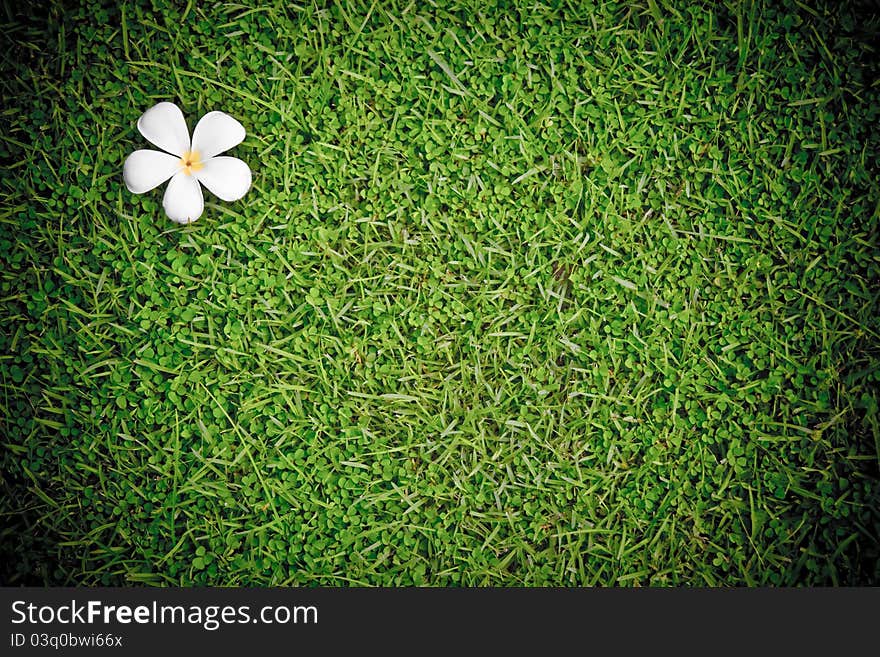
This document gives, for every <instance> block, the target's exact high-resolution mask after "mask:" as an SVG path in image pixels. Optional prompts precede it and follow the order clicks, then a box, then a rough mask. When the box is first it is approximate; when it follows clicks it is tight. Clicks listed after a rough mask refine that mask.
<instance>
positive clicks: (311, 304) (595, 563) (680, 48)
mask: <svg viewBox="0 0 880 657" xmlns="http://www.w3.org/2000/svg"><path fill="white" fill-rule="evenodd" d="M7 4H9V5H10V6H7ZM67 4H68V5H69V4H70V3H67ZM320 4H323V3H316V2H311V1H307V2H303V3H301V4H300V5H295V4H289V3H287V2H273V3H267V4H265V5H263V6H261V7H260V8H258V9H249V8H247V7H245V6H242V5H240V4H237V3H232V2H230V3H225V4H223V3H218V4H215V3H189V4H188V5H184V4H183V3H181V4H179V5H178V4H177V3H173V2H153V3H137V2H121V3H118V4H117V3H107V6H106V7H103V8H102V7H101V6H99V4H98V3H96V2H86V3H83V6H81V7H78V8H77V7H68V8H63V9H62V8H61V7H60V6H56V5H52V6H51V7H50V8H49V9H47V10H43V11H42V14H40V13H39V12H37V10H32V13H33V15H30V16H24V15H21V11H22V10H21V9H13V8H12V5H11V3H4V7H5V8H4V10H3V12H2V15H0V20H2V22H3V25H2V30H0V32H2V35H3V36H2V38H0V43H2V48H0V58H2V69H3V76H2V82H0V88H2V96H3V99H4V106H3V107H4V108H3V110H2V112H0V117H2V118H0V120H2V125H0V128H2V130H0V133H2V134H0V156H2V160H3V162H4V170H3V176H2V179H0V198H2V210H0V261H2V275H0V276H2V277H0V298H2V306H0V345H2V349H0V408H2V421H0V434H2V439H0V440H2V447H3V451H2V471H3V484H2V497H0V517H2V520H0V545H2V547H0V563H2V567H0V572H2V581H3V583H7V584H21V583H50V584H83V585H84V584H162V585H164V584H181V585H190V584H206V583H215V584H229V585H268V584H297V585H318V584H321V585H366V584H370V585H376V584H384V585H410V584H430V585H577V584H602V585H648V584H652V585H663V584H665V585H683V584H687V585H761V584H785V585H789V584H798V585H799V584H871V583H873V584H880V566H878V557H880V542H878V541H880V506H878V503H880V474H878V462H880V415H878V404H877V397H878V389H880V369H878V356H880V308H878V297H880V250H878V241H880V230H878V215H880V192H878V185H880V178H878V166H877V165H878V156H880V130H878V123H880V83H878V79H877V69H876V63H877V60H878V52H877V48H878V27H880V22H878V17H877V15H876V14H875V15H872V14H871V13H870V12H869V11H868V10H867V9H866V7H868V6H869V4H868V3H864V4H863V6H857V5H838V4H837V3H827V4H824V3H818V4H816V3H813V2H809V3H806V2H805V3H799V2H788V3H783V2H771V1H769V0H768V1H767V2H765V3H761V2H754V3H753V2H728V3H721V2H703V3H694V2H684V1H682V2H677V1H673V0H645V1H644V2H641V3H639V2H633V3H629V2H619V3H615V2H605V1H602V0H597V1H596V2H590V3H588V2H583V3H582V2H579V1H576V0H571V1H569V2H541V1H536V2H525V1H522V2H506V3H501V4H500V5H499V7H498V8H493V9H485V8H483V9H480V8H481V7H483V6H484V3H483V2H479V1H477V0H473V1H472V2H466V3H462V4H459V5H454V4H452V3H446V2H440V1H438V2H437V3H430V2H420V1H419V2H408V1H406V0H404V1H401V2H392V1H390V0H389V1H386V0H375V1H372V0H371V1H369V2H357V1H355V0H348V1H345V0H344V1H343V2H340V3H328V4H331V6H330V7H329V8H320V7H319V5H320ZM153 6H159V7H160V9H159V10H155V9H153V8H151V7H153ZM162 100H170V101H173V102H176V103H177V104H179V105H180V107H181V108H182V109H183V110H184V114H185V115H186V117H187V119H188V121H189V124H190V128H192V126H193V125H194V123H195V121H196V120H197V119H198V118H199V117H200V116H201V115H202V114H204V113H205V112H207V111H210V110H213V109H220V110H223V111H225V112H228V113H229V114H231V115H233V116H235V117H236V118H238V119H239V120H240V121H241V122H242V123H243V124H244V125H245V127H246V129H247V131H248V137H247V139H246V140H245V141H244V143H243V144H241V145H240V146H238V147H236V148H235V149H234V150H233V151H232V152H231V153H230V154H232V155H235V156H237V157H240V158H242V159H244V160H245V161H247V162H248V163H249V164H250V166H251V168H252V170H253V172H254V186H253V188H252V189H251V191H250V192H249V193H248V194H247V196H245V198H244V199H243V200H241V201H238V202H236V203H232V204H228V203H222V202H219V201H217V200H216V199H214V198H213V197H210V196H207V197H206V200H207V201H208V203H207V205H206V210H205V214H204V215H203V216H202V218H201V219H199V220H198V221H197V222H196V223H194V224H192V225H190V226H186V227H181V226H178V225H176V224H173V223H172V222H170V221H169V220H168V219H167V218H166V217H165V216H164V214H163V212H162V208H161V198H162V196H161V195H162V191H161V189H160V190H155V191H153V192H150V193H148V194H145V195H143V196H135V195H133V194H130V193H128V191H127V190H126V189H125V186H124V185H123V182H122V162H123V160H124V158H125V157H126V156H127V155H128V154H129V153H130V152H132V151H133V150H135V149H138V148H144V147H148V146H149V145H148V144H147V142H146V141H145V140H144V139H143V138H142V137H141V136H140V135H139V133H138V132H137V130H136V128H135V122H136V120H137V118H138V116H139V115H140V114H141V113H142V112H143V111H144V110H146V109H148V108H149V107H151V106H152V105H153V104H155V103H156V102H159V101H162Z"/></svg>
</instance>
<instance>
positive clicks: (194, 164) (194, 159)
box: [180, 151, 205, 176]
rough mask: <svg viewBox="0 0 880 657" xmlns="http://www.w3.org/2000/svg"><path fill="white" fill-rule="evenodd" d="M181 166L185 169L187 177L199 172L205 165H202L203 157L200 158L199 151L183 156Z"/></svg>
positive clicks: (188, 152)
mask: <svg viewBox="0 0 880 657" xmlns="http://www.w3.org/2000/svg"><path fill="white" fill-rule="evenodd" d="M180 164H181V166H182V167H183V170H184V172H185V173H186V175H188V176H191V175H192V174H194V173H195V172H196V171H199V170H200V169H201V168H202V167H203V166H205V165H204V164H202V160H201V157H199V152H198V151H187V152H186V153H184V154H183V157H182V158H180Z"/></svg>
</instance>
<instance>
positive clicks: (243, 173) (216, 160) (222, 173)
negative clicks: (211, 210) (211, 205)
mask: <svg viewBox="0 0 880 657" xmlns="http://www.w3.org/2000/svg"><path fill="white" fill-rule="evenodd" d="M196 175H197V176H198V178H199V181H201V183H202V184H203V185H204V186H205V187H207V188H208V189H210V190H211V191H212V192H213V193H214V195H215V196H217V197H218V198H220V199H222V200H224V201H237V200H238V199H240V198H241V197H242V196H244V195H245V192H247V190H249V189H250V187H251V170H250V168H248V165H247V164H245V163H244V162H242V161H241V160H239V159H238V158H237V157H223V156H221V157H212V158H211V159H210V160H208V161H207V162H205V163H204V166H202V169H201V170H200V171H199V172H198V173H197V174H196Z"/></svg>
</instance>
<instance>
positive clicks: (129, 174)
mask: <svg viewBox="0 0 880 657" xmlns="http://www.w3.org/2000/svg"><path fill="white" fill-rule="evenodd" d="M180 167H181V164H180V158H179V157H174V156H173V155H169V154H168V153H160V152H159V151H148V150H140V151H135V152H134V153H132V154H131V155H129V156H128V157H127V158H125V164H123V165H122V177H123V179H124V180H125V186H126V187H128V191H130V192H133V193H135V194H143V193H144V192H148V191H150V190H151V189H153V188H154V187H158V186H159V185H161V184H162V183H163V182H165V181H166V180H168V179H169V178H170V177H171V176H173V175H174V174H175V173H177V172H178V171H179V170H180Z"/></svg>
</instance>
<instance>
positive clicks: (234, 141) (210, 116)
mask: <svg viewBox="0 0 880 657" xmlns="http://www.w3.org/2000/svg"><path fill="white" fill-rule="evenodd" d="M244 134H245V132H244V126H243V125H242V124H241V123H239V122H238V121H236V120H235V119H233V118H232V117H231V116H229V115H228V114H224V113H223V112H208V113H207V114H205V115H204V116H203V117H202V118H201V119H199V123H198V125H196V129H195V130H193V139H192V149H193V150H194V151H196V152H197V153H198V154H199V157H200V158H201V159H202V162H204V161H205V160H207V159H209V158H212V157H214V156H215V155H217V154H219V153H222V152H223V151H228V150H229V149H230V148H232V147H233V146H238V145H239V144H240V143H241V142H242V141H243V140H244Z"/></svg>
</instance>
